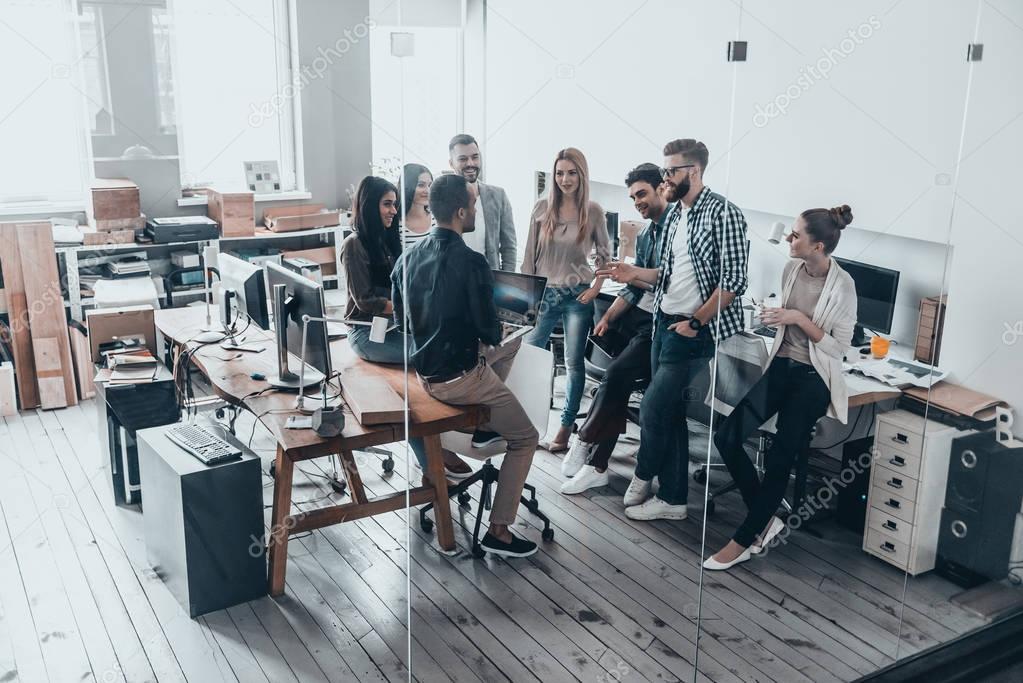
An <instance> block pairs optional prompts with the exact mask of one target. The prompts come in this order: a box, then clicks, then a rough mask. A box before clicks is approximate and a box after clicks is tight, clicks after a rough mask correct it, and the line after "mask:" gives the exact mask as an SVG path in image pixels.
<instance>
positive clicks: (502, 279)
mask: <svg viewBox="0 0 1023 683" xmlns="http://www.w3.org/2000/svg"><path fill="white" fill-rule="evenodd" d="M493 273H494V304H496V305H497V319H498V320H499V321H500V322H502V323H507V324H509V325H514V326H515V327H517V328H518V329H517V330H515V331H514V332H512V333H511V334H509V335H508V336H506V337H505V338H504V339H502V340H501V345H502V346H503V345H504V344H507V343H508V342H510V341H512V340H515V339H518V338H519V337H521V336H523V335H524V334H527V333H529V332H531V331H532V330H533V327H534V326H535V325H536V319H537V316H538V315H539V314H540V304H541V303H542V302H543V293H544V290H545V289H547V278H545V277H539V276H537V275H525V274H523V273H510V272H508V271H506V270H495V271H493Z"/></svg>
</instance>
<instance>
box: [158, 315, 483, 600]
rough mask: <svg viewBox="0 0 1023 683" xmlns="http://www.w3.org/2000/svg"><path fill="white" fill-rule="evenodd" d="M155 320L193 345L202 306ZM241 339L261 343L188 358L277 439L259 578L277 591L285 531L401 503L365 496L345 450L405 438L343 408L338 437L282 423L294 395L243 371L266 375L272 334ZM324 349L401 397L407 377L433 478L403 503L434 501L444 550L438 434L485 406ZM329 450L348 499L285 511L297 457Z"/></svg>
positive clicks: (334, 346) (470, 420)
mask: <svg viewBox="0 0 1023 683" xmlns="http://www.w3.org/2000/svg"><path fill="white" fill-rule="evenodd" d="M155 319H156V327H157V329H158V330H159V331H160V332H161V333H162V334H163V335H164V336H165V337H167V338H168V339H170V340H171V341H173V342H174V343H175V344H176V345H178V346H186V345H187V346H195V344H194V342H191V339H192V338H193V337H194V336H195V335H196V334H197V333H198V332H199V330H200V328H201V327H202V325H203V324H204V323H205V320H206V314H205V309H204V308H202V307H184V308H173V309H167V310H160V311H156V316H155ZM214 319H216V312H214ZM245 337H246V343H254V342H256V341H260V342H262V343H264V344H265V348H264V349H263V350H262V351H261V352H259V353H252V352H241V351H225V350H224V349H222V348H220V346H219V345H217V344H212V345H209V346H206V347H203V348H202V349H200V350H198V351H196V353H195V355H194V356H193V357H192V359H193V362H194V363H195V365H196V366H197V367H198V368H199V370H200V371H201V372H202V373H203V374H204V375H206V377H207V378H209V381H210V384H211V385H212V386H213V391H214V392H215V393H216V394H217V396H219V397H221V398H222V399H224V400H225V401H227V402H228V403H231V404H233V405H237V406H241V407H243V408H245V409H246V410H248V411H250V412H251V413H253V414H254V415H255V416H256V419H257V420H259V422H261V423H262V424H263V426H265V427H266V428H267V429H268V430H270V433H271V434H273V436H274V439H275V440H276V441H277V458H276V476H275V478H274V494H273V515H272V517H271V525H270V538H269V541H268V544H267V549H268V554H269V568H268V578H267V580H268V583H269V592H270V595H281V594H282V593H284V576H285V568H286V563H287V557H288V537H289V535H291V534H297V533H301V532H303V531H309V530H311V529H318V528H320V527H324V526H329V525H332V524H339V523H341V522H346V521H351V520H355V519H361V518H363V517H369V516H372V515H378V514H381V513H384V512H391V511H394V510H400V509H402V508H404V507H405V501H406V494H405V492H404V491H403V492H400V493H394V494H390V495H386V496H378V497H376V498H372V499H370V498H368V497H367V496H366V491H365V488H364V486H363V484H362V479H361V477H360V476H359V470H358V467H357V465H356V462H355V457H354V456H353V454H352V451H355V450H359V449H363V448H367V447H369V446H379V445H383V444H388V443H394V442H395V441H401V440H402V439H404V438H405V425H404V424H403V423H396V424H383V425H371V426H364V425H362V424H360V423H359V422H358V421H357V420H356V419H355V417H354V416H353V415H352V413H351V412H350V411H349V410H348V408H347V407H345V428H344V431H343V432H342V434H341V436H339V437H336V438H333V439H323V438H321V437H319V436H317V434H316V432H314V431H312V430H311V429H285V427H284V423H285V422H286V421H287V418H288V416H289V415H295V414H297V411H296V410H295V409H294V405H295V396H296V395H295V393H294V392H290V393H289V392H281V391H267V392H266V393H265V394H262V395H259V396H256V395H255V394H256V393H257V392H260V391H263V390H265V389H267V387H268V386H269V385H268V384H267V382H266V381H263V380H254V379H252V378H251V376H250V375H251V374H252V373H262V374H264V375H266V376H269V375H270V374H271V373H273V372H274V371H275V370H276V368H277V361H276V349H275V345H274V340H273V336H272V335H271V334H270V333H269V332H264V331H263V330H259V329H257V328H255V327H250V328H249V329H248V330H247V331H246V332H245ZM330 350H331V362H332V364H333V369H334V370H335V371H338V370H340V371H342V372H343V371H344V370H345V369H346V368H352V367H355V366H358V367H359V368H360V370H361V371H363V372H367V373H371V374H373V375H376V376H379V377H381V378H383V379H385V380H386V381H387V382H388V384H390V386H391V387H392V388H393V389H394V390H395V391H396V392H397V393H398V395H399V396H404V395H405V383H406V380H407V382H408V404H409V408H410V413H411V414H410V417H409V434H410V436H421V437H423V439H424V441H425V443H426V454H427V470H428V474H429V479H430V481H431V482H434V483H433V484H432V485H430V486H419V487H416V488H413V489H410V491H409V492H408V497H409V505H423V504H425V503H431V502H432V503H434V514H435V515H436V522H437V541H438V543H439V544H440V546H441V548H443V549H444V550H453V549H454V547H455V536H454V529H453V527H452V522H451V508H450V506H449V505H448V504H447V480H446V479H445V476H444V462H443V457H442V455H441V448H440V435H441V434H442V433H444V432H447V431H451V430H456V429H472V428H474V427H475V426H476V425H479V424H481V423H483V422H485V421H486V420H487V419H488V417H489V414H488V411H487V409H486V408H485V407H482V406H466V407H458V406H451V405H447V404H445V403H441V402H440V401H438V400H436V399H434V398H433V397H432V396H430V395H429V394H427V393H426V392H425V391H424V390H423V388H422V386H420V384H419V381H418V379H417V378H416V377H415V373H414V372H410V373H408V376H406V373H405V371H404V370H403V369H402V368H401V367H396V366H386V365H376V364H374V363H367V362H366V361H363V360H361V359H360V358H358V357H357V356H355V354H354V353H352V351H351V349H350V347H349V346H348V342H347V341H346V340H338V341H334V342H332V343H331V345H330ZM334 454H340V456H341V461H342V464H343V465H344V468H343V469H344V472H345V477H346V479H347V480H348V486H349V491H350V493H351V496H352V501H353V502H351V503H345V504H343V505H334V506H330V507H323V508H318V509H316V510H310V511H308V512H300V513H298V514H294V515H293V514H290V512H291V486H292V477H293V473H294V464H295V463H296V462H299V461H301V460H309V459H311V458H319V457H323V456H329V455H334Z"/></svg>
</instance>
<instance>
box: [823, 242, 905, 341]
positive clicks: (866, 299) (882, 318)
mask: <svg viewBox="0 0 1023 683" xmlns="http://www.w3.org/2000/svg"><path fill="white" fill-rule="evenodd" d="M835 261H837V262H838V263H839V265H841V266H842V269H843V270H845V272H847V273H849V275H851V276H852V279H853V282H854V283H856V304H857V313H856V322H857V323H858V324H859V325H861V326H862V327H865V328H867V329H868V330H873V331H874V332H881V333H884V334H890V333H891V331H892V319H893V318H894V317H895V297H896V294H897V293H898V289H899V271H897V270H891V269H889V268H881V267H880V266H873V265H870V264H869V263H860V262H859V261H849V260H847V259H840V258H836V259H835Z"/></svg>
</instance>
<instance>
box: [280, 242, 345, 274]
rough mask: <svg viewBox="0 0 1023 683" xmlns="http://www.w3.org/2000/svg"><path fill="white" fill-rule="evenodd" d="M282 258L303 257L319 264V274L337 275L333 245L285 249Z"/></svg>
mask: <svg viewBox="0 0 1023 683" xmlns="http://www.w3.org/2000/svg"><path fill="white" fill-rule="evenodd" d="M281 256H283V257H284V258H305V259H309V260H310V261H312V262H313V263H317V264H319V266H320V274H321V275H337V254H336V252H335V251H334V247H316V248H315V249H296V250H293V251H288V250H285V251H283V252H282V253H281Z"/></svg>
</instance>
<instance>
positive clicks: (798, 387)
mask: <svg viewBox="0 0 1023 683" xmlns="http://www.w3.org/2000/svg"><path fill="white" fill-rule="evenodd" d="M850 222H852V212H851V211H850V209H849V207H848V206H845V205H843V206H840V207H837V208H834V209H810V210H808V211H804V212H803V213H802V214H800V216H799V218H797V219H796V222H795V224H794V225H793V226H792V232H791V233H790V234H789V236H788V237H787V238H786V239H787V241H788V243H789V256H791V257H792V260H790V261H789V262H788V263H787V264H785V269H784V272H783V274H782V302H783V303H782V306H781V307H780V308H765V309H764V310H763V312H762V314H761V316H760V319H761V321H762V322H763V323H764V324H765V325H770V326H772V327H776V328H777V333H776V335H775V337H774V344H773V346H772V348H771V354H770V357H769V360H768V365H767V371H766V372H765V373H764V375H763V376H762V377H761V378H760V380H759V381H757V383H756V384H754V385H753V388H752V389H750V390H749V393H747V394H746V396H745V397H744V398H743V399H742V401H740V402H739V404H738V405H737V406H736V407H735V409H734V410H733V411H732V413H731V414H730V415H729V416H728V418H727V419H725V421H724V422H723V423H722V425H721V428H720V429H719V430H718V431H717V433H716V434H715V435H714V445H715V446H717V448H718V451H719V452H720V453H721V457H722V458H723V459H724V461H725V464H726V465H727V466H728V470H729V472H730V473H731V475H732V479H733V480H734V481H735V483H736V484H737V485H738V487H739V491H740V492H741V493H742V498H743V501H744V502H745V503H746V507H747V508H748V512H747V514H746V519H745V520H744V521H743V523H742V524H741V525H740V526H739V528H738V529H737V530H736V532H735V534H734V535H733V536H732V540H731V541H729V542H728V544H727V545H726V546H725V547H724V548H722V549H721V550H719V551H718V552H717V553H716V554H714V555H713V556H711V557H709V558H707V560H706V561H705V562H704V564H703V566H704V567H705V568H707V569H716V570H720V569H728V568H729V567H732V566H733V565H736V564H738V563H740V562H745V561H746V560H748V559H750V556H751V555H755V554H758V553H761V552H763V549H764V548H765V547H767V544H768V543H770V542H771V540H772V539H773V538H774V537H775V536H777V535H778V534H779V533H780V532H781V531H782V529H784V528H785V524H784V522H782V521H781V520H780V519H779V518H778V517H776V516H774V513H775V511H776V510H777V509H778V505H779V504H780V503H781V500H782V498H783V497H784V495H785V488H786V486H787V485H788V481H789V473H790V472H791V471H792V466H793V464H794V463H795V459H796V455H797V454H798V453H799V452H800V451H801V450H802V449H804V448H806V447H807V446H808V445H809V443H810V437H811V434H812V430H813V426H814V424H815V423H816V422H817V420H819V419H820V418H822V417H824V416H825V415H827V416H828V417H833V418H836V419H838V420H840V421H841V422H843V423H844V422H845V421H846V415H847V410H848V395H847V393H846V387H845V380H844V378H843V377H842V359H843V357H844V356H845V352H846V350H847V349H848V348H849V343H850V342H851V340H852V334H853V327H854V326H855V324H856V287H855V285H854V284H853V280H852V277H850V276H849V274H848V273H846V272H845V271H844V270H842V268H841V267H840V266H839V265H838V263H836V262H835V260H834V259H832V258H831V252H832V251H834V250H835V247H836V246H838V240H839V237H840V236H841V234H842V230H843V229H844V228H845V226H847V225H849V223H850ZM776 413H777V415H778V421H777V432H776V434H775V437H774V439H773V440H772V442H771V447H770V448H769V449H768V451H767V456H766V471H765V472H764V479H763V481H760V480H759V479H758V477H757V473H756V470H755V469H754V467H753V464H752V463H751V462H750V459H749V456H748V455H747V454H746V451H745V449H744V448H743V444H744V443H745V442H746V439H748V438H749V437H750V436H751V435H752V434H753V433H754V432H755V431H756V430H757V429H758V428H759V427H760V426H761V425H762V424H763V423H764V422H766V421H767V420H768V419H770V418H771V416H773V415H775V414H776Z"/></svg>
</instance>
